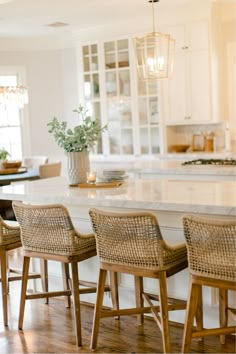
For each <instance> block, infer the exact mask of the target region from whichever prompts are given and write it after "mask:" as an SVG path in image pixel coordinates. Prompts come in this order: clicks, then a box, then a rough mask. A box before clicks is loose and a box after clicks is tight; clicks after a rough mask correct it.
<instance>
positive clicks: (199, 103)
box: [189, 51, 211, 122]
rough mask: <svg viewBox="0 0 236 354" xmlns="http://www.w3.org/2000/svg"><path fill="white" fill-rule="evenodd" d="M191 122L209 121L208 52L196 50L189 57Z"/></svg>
mask: <svg viewBox="0 0 236 354" xmlns="http://www.w3.org/2000/svg"><path fill="white" fill-rule="evenodd" d="M190 84H191V87H190V94H191V95H190V98H189V99H190V106H191V119H190V121H191V122H210V121H211V108H210V102H211V101H210V74H209V61H208V52H205V51H204V52H198V53H194V54H192V55H191V58H190Z"/></svg>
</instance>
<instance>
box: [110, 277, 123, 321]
mask: <svg viewBox="0 0 236 354" xmlns="http://www.w3.org/2000/svg"><path fill="white" fill-rule="evenodd" d="M109 273H110V287H111V300H112V307H113V309H114V310H119V291H118V274H117V272H109ZM115 318H116V319H117V320H118V319H119V318H120V317H119V316H116V317H115Z"/></svg>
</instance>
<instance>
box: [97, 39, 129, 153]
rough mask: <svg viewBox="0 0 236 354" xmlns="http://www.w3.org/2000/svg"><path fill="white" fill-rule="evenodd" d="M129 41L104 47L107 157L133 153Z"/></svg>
mask: <svg viewBox="0 0 236 354" xmlns="http://www.w3.org/2000/svg"><path fill="white" fill-rule="evenodd" d="M129 57H130V55H129V42H128V39H122V40H117V41H110V42H105V43H104V72H105V95H106V115H107V123H108V139H109V154H112V155H113V154H115V155H117V154H118V155H120V154H121V155H127V154H133V153H134V143H133V126H134V124H133V113H132V107H131V80H130V59H129Z"/></svg>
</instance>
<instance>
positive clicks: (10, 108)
mask: <svg viewBox="0 0 236 354" xmlns="http://www.w3.org/2000/svg"><path fill="white" fill-rule="evenodd" d="M16 85H17V75H0V86H16ZM20 113H21V112H20V109H19V107H18V106H17V105H15V104H8V105H6V104H0V149H1V148H5V149H6V150H7V151H8V152H9V154H10V159H11V160H22V155H23V153H22V126H21V115H20Z"/></svg>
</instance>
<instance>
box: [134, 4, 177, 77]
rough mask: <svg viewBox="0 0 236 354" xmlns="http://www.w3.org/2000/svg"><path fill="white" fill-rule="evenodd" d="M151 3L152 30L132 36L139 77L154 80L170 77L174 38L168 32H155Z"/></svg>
mask: <svg viewBox="0 0 236 354" xmlns="http://www.w3.org/2000/svg"><path fill="white" fill-rule="evenodd" d="M149 2H151V3H152V20H153V31H152V32H151V33H148V34H146V35H144V36H141V37H136V38H134V46H135V54H136V62H137V69H138V73H139V76H140V79H142V80H145V81H156V80H160V79H167V78H170V77H171V75H172V72H173V64H174V51H175V40H174V39H172V38H171V37H170V35H169V34H163V33H160V32H156V30H155V13H154V2H159V0H149Z"/></svg>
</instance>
